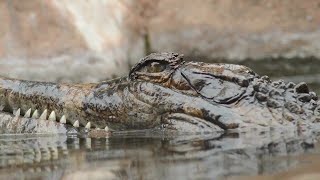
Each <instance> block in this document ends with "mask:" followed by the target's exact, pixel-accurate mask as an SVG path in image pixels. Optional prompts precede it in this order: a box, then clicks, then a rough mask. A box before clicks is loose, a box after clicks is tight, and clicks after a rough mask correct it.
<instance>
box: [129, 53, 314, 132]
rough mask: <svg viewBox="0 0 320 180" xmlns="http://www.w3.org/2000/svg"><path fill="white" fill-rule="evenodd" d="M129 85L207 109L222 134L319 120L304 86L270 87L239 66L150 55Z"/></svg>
mask: <svg viewBox="0 0 320 180" xmlns="http://www.w3.org/2000/svg"><path fill="white" fill-rule="evenodd" d="M129 79H130V80H132V81H147V82H151V83H153V84H158V85H161V86H162V87H165V88H168V89H171V90H173V91H174V92H176V93H179V94H183V95H186V96H191V97H194V99H195V100H196V99H198V100H199V99H201V102H203V103H209V104H210V106H211V107H206V108H207V110H208V111H214V113H216V114H218V116H219V120H218V123H217V122H214V121H211V122H213V123H214V124H216V125H218V126H219V127H221V128H223V129H232V128H238V127H241V126H254V127H257V126H265V127H273V126H278V125H283V124H286V125H288V124H292V125H297V124H298V125H299V124H306V123H305V122H315V121H317V119H319V117H318V114H319V109H320V108H318V106H317V100H318V98H317V96H316V94H315V93H314V92H309V90H308V87H307V85H306V84H305V83H300V84H298V85H296V84H294V83H292V82H290V83H285V82H283V81H281V80H280V81H275V82H271V81H270V80H269V78H268V77H267V76H262V77H260V76H259V75H258V74H256V73H255V72H254V71H252V70H251V69H250V68H248V67H245V66H242V65H234V64H209V63H202V62H185V61H183V55H179V54H177V53H154V54H151V55H149V56H147V57H145V58H144V59H142V60H141V61H140V62H139V63H137V64H136V65H135V66H134V67H133V68H132V69H131V71H130V73H129ZM163 98H165V97H163ZM212 107H214V108H212ZM217 107H221V108H223V109H221V110H216V109H215V108H217ZM217 111H220V112H217ZM184 113H185V112H184ZM178 119H179V118H178ZM180 119H181V118H180ZM200 119H206V118H204V117H203V116H200ZM184 121H185V120H184ZM171 124H172V122H171ZM173 124H174V123H173Z"/></svg>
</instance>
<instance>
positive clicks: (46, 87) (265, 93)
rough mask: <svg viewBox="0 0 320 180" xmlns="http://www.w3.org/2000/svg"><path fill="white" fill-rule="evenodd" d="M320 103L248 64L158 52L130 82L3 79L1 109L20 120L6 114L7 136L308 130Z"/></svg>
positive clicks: (303, 86) (0, 81)
mask: <svg viewBox="0 0 320 180" xmlns="http://www.w3.org/2000/svg"><path fill="white" fill-rule="evenodd" d="M319 104H320V102H319V101H318V96H317V95H316V93H314V92H312V91H310V90H309V88H308V86H307V84H306V83H304V82H302V83H299V84H295V83H293V82H288V83H287V82H284V81H282V80H278V81H271V80H270V79H269V77H268V76H259V75H258V74H257V73H255V72H254V71H253V70H251V69H250V68H248V67H246V66H242V65H236V64H223V63H204V62H192V61H191V62H188V61H184V57H183V55H182V54H178V53H152V54H150V55H148V56H146V57H145V58H143V59H141V60H140V61H139V62H138V63H137V64H136V65H134V66H133V67H132V68H131V70H130V71H129V74H128V75H127V76H124V77H120V78H116V79H113V80H108V81H102V82H99V83H80V84H66V83H52V82H37V81H27V80H18V79H12V78H6V77H0V110H1V111H2V112H7V113H12V115H9V114H2V116H4V117H2V118H1V119H2V122H1V123H0V127H1V128H0V129H6V130H5V132H32V133H37V132H46V131H49V130H50V129H51V131H52V132H57V133H59V132H63V133H65V132H67V129H68V128H70V127H71V128H73V129H77V128H82V129H85V130H92V129H98V130H100V129H102V130H106V131H123V130H145V129H160V130H170V131H171V130H173V131H186V132H217V131H227V130H234V129H236V130H237V129H238V130H241V129H247V128H259V127H261V128H273V127H288V126H292V127H297V128H304V127H311V126H313V125H314V124H316V123H317V122H318V121H319V120H320V105H319ZM3 119H5V120H3ZM52 129H53V130H52Z"/></svg>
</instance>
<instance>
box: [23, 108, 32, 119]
mask: <svg viewBox="0 0 320 180" xmlns="http://www.w3.org/2000/svg"><path fill="white" fill-rule="evenodd" d="M30 115H31V108H30V109H28V111H27V112H26V113H25V114H24V117H25V118H29V117H30Z"/></svg>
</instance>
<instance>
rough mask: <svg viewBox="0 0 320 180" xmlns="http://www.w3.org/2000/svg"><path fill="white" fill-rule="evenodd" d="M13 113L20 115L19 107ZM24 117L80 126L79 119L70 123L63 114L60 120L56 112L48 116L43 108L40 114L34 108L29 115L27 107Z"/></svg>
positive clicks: (90, 128)
mask: <svg viewBox="0 0 320 180" xmlns="http://www.w3.org/2000/svg"><path fill="white" fill-rule="evenodd" d="M13 114H14V115H15V116H16V117H20V116H21V109H20V108H19V109H18V110H16V111H15V112H13ZM23 117H24V118H33V119H36V120H44V121H51V122H55V123H59V124H62V125H71V126H73V127H74V128H80V123H79V120H76V121H74V123H70V124H69V122H68V124H67V118H66V116H65V115H62V116H61V118H60V120H58V119H57V117H56V113H55V111H52V112H51V113H50V114H49V116H48V110H47V109H45V110H44V111H43V112H42V114H41V115H40V114H39V112H38V110H35V111H34V112H33V113H32V115H31V108H30V109H28V110H27V111H26V113H25V114H24V115H23ZM81 128H84V129H87V130H93V128H92V125H91V122H90V121H89V122H87V124H86V125H85V126H83V127H81ZM95 130H100V128H95ZM104 130H105V131H109V127H108V126H105V127H104Z"/></svg>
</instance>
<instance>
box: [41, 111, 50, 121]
mask: <svg viewBox="0 0 320 180" xmlns="http://www.w3.org/2000/svg"><path fill="white" fill-rule="evenodd" d="M47 114H48V110H47V109H45V110H44V111H43V113H42V114H41V116H40V117H39V119H43V120H46V119H47Z"/></svg>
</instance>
